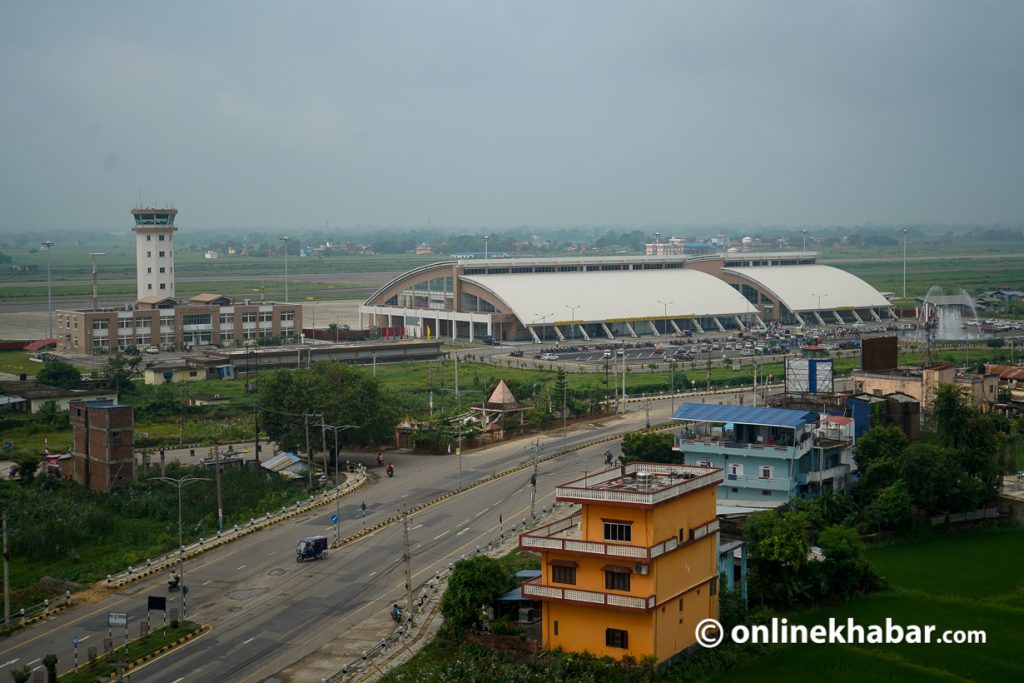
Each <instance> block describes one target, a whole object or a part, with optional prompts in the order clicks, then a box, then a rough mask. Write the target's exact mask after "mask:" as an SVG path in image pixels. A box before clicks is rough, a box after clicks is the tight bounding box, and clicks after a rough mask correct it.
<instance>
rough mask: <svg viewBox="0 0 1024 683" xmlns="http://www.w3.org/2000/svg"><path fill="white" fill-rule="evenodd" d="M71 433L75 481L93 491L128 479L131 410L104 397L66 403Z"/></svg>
mask: <svg viewBox="0 0 1024 683" xmlns="http://www.w3.org/2000/svg"><path fill="white" fill-rule="evenodd" d="M68 412H69V415H70V417H71V426H72V427H73V429H74V434H75V441H74V443H75V449H74V456H75V465H74V477H75V481H77V482H78V483H80V484H82V485H83V486H86V487H88V488H91V489H93V490H95V491H109V490H110V489H112V488H114V487H115V486H128V485H129V484H131V482H132V477H133V474H134V464H135V413H134V410H133V409H132V407H131V406H120V405H115V404H114V403H113V402H111V401H109V400H106V399H98V400H94V401H72V402H71V403H69V404H68Z"/></svg>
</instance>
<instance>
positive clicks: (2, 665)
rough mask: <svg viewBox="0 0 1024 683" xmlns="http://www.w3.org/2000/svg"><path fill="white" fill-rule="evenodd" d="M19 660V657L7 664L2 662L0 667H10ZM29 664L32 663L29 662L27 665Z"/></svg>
mask: <svg viewBox="0 0 1024 683" xmlns="http://www.w3.org/2000/svg"><path fill="white" fill-rule="evenodd" d="M19 659H21V657H15V658H14V659H12V660H11V661H9V662H4V663H3V664H0V667H5V666H10V665H11V664H14V663H15V662H16V661H18V660H19ZM36 661H37V662H38V661H39V660H38V659H37V660H36ZM31 663H32V662H29V664H31Z"/></svg>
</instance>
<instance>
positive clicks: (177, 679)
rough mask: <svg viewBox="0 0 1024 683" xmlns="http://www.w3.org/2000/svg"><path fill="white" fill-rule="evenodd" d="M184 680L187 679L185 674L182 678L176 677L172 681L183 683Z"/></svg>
mask: <svg viewBox="0 0 1024 683" xmlns="http://www.w3.org/2000/svg"><path fill="white" fill-rule="evenodd" d="M183 680H185V677H184V676H182V677H181V678H175V679H174V680H173V681H171V683H181V682H182V681H183Z"/></svg>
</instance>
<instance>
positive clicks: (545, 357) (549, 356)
mask: <svg viewBox="0 0 1024 683" xmlns="http://www.w3.org/2000/svg"><path fill="white" fill-rule="evenodd" d="M540 359H541V360H558V356H556V355H555V354H553V353H545V354H544V355H542V356H541V357H540Z"/></svg>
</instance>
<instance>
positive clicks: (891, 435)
mask: <svg viewBox="0 0 1024 683" xmlns="http://www.w3.org/2000/svg"><path fill="white" fill-rule="evenodd" d="M909 443H910V441H909V439H907V435H906V434H904V433H903V432H902V431H901V430H900V429H899V428H898V427H875V428H874V429H872V430H871V431H869V432H868V433H867V434H865V435H864V436H862V437H861V438H860V439H858V440H857V445H856V446H854V449H853V459H854V460H855V461H856V462H857V469H858V470H859V471H861V472H864V471H866V470H867V469H868V468H869V467H870V466H871V465H873V464H874V463H876V462H878V461H880V460H890V461H895V460H896V459H897V457H898V456H899V454H900V453H902V452H903V449H904V448H906V447H907V445H908V444H909Z"/></svg>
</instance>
